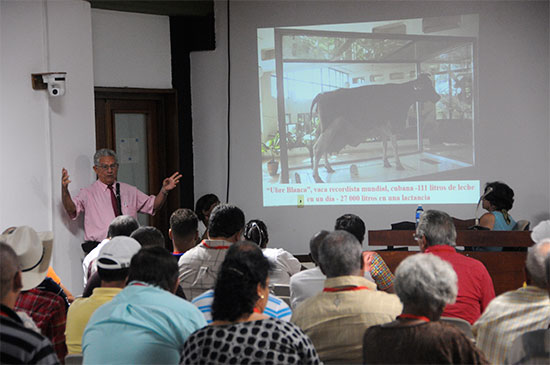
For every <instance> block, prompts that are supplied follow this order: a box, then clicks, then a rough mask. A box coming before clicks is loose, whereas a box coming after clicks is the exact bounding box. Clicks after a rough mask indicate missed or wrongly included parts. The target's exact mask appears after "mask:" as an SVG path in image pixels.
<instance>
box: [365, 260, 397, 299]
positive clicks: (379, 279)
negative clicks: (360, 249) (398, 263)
mask: <svg viewBox="0 0 550 365" xmlns="http://www.w3.org/2000/svg"><path fill="white" fill-rule="evenodd" d="M368 254H369V255H372V262H371V264H370V275H371V276H372V278H373V279H374V282H375V283H376V286H377V287H378V290H386V289H387V288H389V287H390V286H392V285H393V280H394V279H395V276H393V274H392V273H391V271H390V268H389V267H388V265H386V262H384V259H382V257H381V256H380V255H379V254H377V253H376V252H368Z"/></svg>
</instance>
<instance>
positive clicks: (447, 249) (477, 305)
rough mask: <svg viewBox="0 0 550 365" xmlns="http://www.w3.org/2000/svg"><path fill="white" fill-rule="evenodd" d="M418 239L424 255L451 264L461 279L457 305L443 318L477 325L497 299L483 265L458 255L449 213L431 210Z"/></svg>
mask: <svg viewBox="0 0 550 365" xmlns="http://www.w3.org/2000/svg"><path fill="white" fill-rule="evenodd" d="M415 239H416V240H417V242H418V244H419V246H420V250H421V251H422V252H426V253H432V254H434V255H436V256H438V257H440V258H441V259H443V260H445V261H447V262H449V263H450V264H451V265H452V266H453V269H454V270H455V272H456V275H457V277H458V295H457V297H456V303H455V304H449V305H447V306H446V307H445V310H444V311H443V314H442V316H445V317H455V318H462V319H464V320H466V321H468V322H470V324H473V323H474V322H475V321H476V320H477V319H478V318H479V316H481V313H483V311H484V310H485V308H486V307H487V305H488V304H489V302H490V301H491V300H492V299H493V298H494V297H495V289H494V288H493V280H492V279H491V277H490V276H489V273H488V272H487V269H486V268H485V266H483V264H482V263H481V262H479V261H478V260H475V259H473V258H471V257H466V256H464V255H461V254H459V253H457V252H456V249H455V247H454V246H455V245H456V243H455V241H456V229H455V226H454V223H453V219H452V218H451V217H450V216H449V215H448V214H447V213H445V212H441V211H437V210H427V211H426V212H425V213H424V214H422V216H421V217H420V222H419V223H418V227H417V228H416V234H415Z"/></svg>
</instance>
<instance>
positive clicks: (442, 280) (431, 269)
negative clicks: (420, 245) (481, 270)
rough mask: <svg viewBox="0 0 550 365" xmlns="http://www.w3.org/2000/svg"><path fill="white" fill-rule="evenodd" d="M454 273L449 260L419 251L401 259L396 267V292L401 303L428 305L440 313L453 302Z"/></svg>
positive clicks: (456, 290)
mask: <svg viewBox="0 0 550 365" xmlns="http://www.w3.org/2000/svg"><path fill="white" fill-rule="evenodd" d="M457 281H458V279H457V276H456V273H455V271H454V270H453V267H452V266H451V264H449V263H448V262H446V261H443V260H442V259H440V258H439V257H437V256H435V255H432V254H431V253H425V254H423V253H419V254H415V255H412V256H409V257H407V258H406V259H405V260H403V261H402V262H401V263H400V264H399V266H398V267H397V270H396V271H395V293H396V294H397V296H398V297H399V299H400V300H401V302H402V303H403V305H407V304H410V305H414V306H418V307H424V308H426V307H427V308H429V309H430V311H431V312H432V313H441V311H443V308H445V306H446V305H447V304H450V303H454V302H455V300H456V295H457V292H458V286H457Z"/></svg>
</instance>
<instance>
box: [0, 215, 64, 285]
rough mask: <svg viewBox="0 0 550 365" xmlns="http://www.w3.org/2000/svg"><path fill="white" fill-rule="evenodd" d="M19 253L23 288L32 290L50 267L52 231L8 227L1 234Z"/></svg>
mask: <svg viewBox="0 0 550 365" xmlns="http://www.w3.org/2000/svg"><path fill="white" fill-rule="evenodd" d="M0 241H3V242H6V243H7V244H8V245H9V246H11V248H13V250H14V251H15V254H16V255H17V259H18V260H19V265H20V267H21V276H22V278H23V288H22V289H21V290H30V289H32V288H35V287H36V286H38V284H40V283H41V282H42V280H44V278H45V277H46V274H47V273H48V268H49V267H50V260H51V258H52V247H53V233H52V232H36V231H35V230H34V229H32V228H31V227H29V226H20V227H15V229H8V230H6V233H4V234H2V235H1V236H0Z"/></svg>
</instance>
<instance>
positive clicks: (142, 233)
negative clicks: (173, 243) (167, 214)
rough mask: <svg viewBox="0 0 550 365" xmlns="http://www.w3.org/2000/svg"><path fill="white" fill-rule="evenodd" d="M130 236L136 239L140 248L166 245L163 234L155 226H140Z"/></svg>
mask: <svg viewBox="0 0 550 365" xmlns="http://www.w3.org/2000/svg"><path fill="white" fill-rule="evenodd" d="M130 237H131V238H133V239H135V240H136V241H138V243H139V244H140V245H141V247H142V248H148V247H166V246H165V240H164V235H163V234H162V232H161V231H160V230H159V229H158V228H157V227H153V226H141V227H139V228H138V229H136V230H135V231H133V232H132V234H131V235H130Z"/></svg>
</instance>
